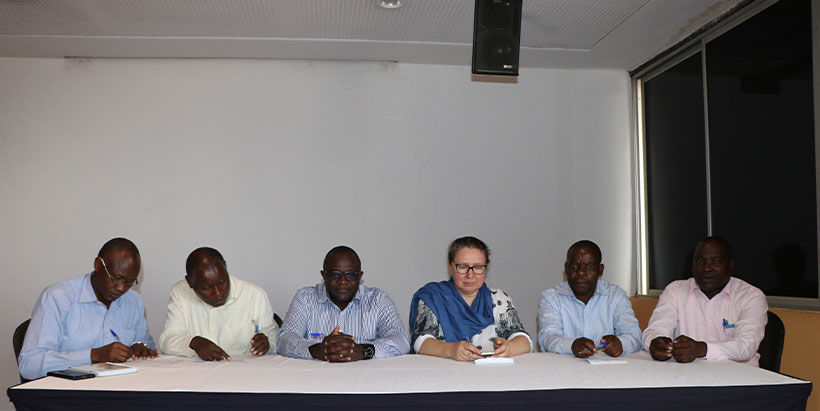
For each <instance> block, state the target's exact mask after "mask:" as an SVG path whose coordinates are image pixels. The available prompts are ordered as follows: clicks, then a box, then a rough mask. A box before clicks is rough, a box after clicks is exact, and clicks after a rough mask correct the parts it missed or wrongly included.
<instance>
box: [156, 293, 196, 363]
mask: <svg viewBox="0 0 820 411" xmlns="http://www.w3.org/2000/svg"><path fill="white" fill-rule="evenodd" d="M184 304H186V302H185V298H184V297H183V296H182V295H181V294H180V293H179V288H178V287H176V286H174V287H172V288H171V296H170V297H169V298H168V314H167V315H166V317H165V328H164V329H163V330H162V334H160V336H159V349H160V351H161V352H162V353H163V354H169V355H179V356H184V357H193V356H195V355H196V351H194V350H193V349H191V346H190V344H191V340H193V339H194V337H196V336H195V335H190V334H188V327H187V326H186V325H185V313H184V312H185V307H184Z"/></svg>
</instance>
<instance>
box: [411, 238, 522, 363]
mask: <svg viewBox="0 0 820 411" xmlns="http://www.w3.org/2000/svg"><path fill="white" fill-rule="evenodd" d="M447 259H448V266H447V269H448V271H449V273H450V279H449V280H447V281H442V282H433V283H428V284H427V285H425V286H424V287H422V288H421V289H420V290H418V291H416V293H415V294H413V300H412V302H411V304H410V330H411V334H412V336H411V341H412V345H413V350H414V351H415V352H417V353H419V354H426V355H434V356H436V357H443V358H452V359H454V360H458V361H473V360H477V359H480V358H481V357H482V355H483V356H488V355H493V356H496V357H512V356H514V355H518V354H523V353H526V352H530V351H532V347H533V345H532V339H530V336H529V335H528V334H527V332H526V331H525V330H524V327H523V326H522V325H521V321H520V320H519V319H518V312H516V311H515V307H514V306H513V303H512V299H511V298H510V296H509V295H507V293H506V292H504V290H501V289H491V288H489V287H487V285H486V284H484V280H485V279H486V277H487V272H488V271H489V264H490V249H489V248H488V247H487V245H486V244H484V242H483V241H481V240H479V239H477V238H475V237H462V238H459V239H457V240H455V241H453V242H452V244H450V249H449V252H448V253H447Z"/></svg>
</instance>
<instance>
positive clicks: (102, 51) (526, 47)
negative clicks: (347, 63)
mask: <svg viewBox="0 0 820 411" xmlns="http://www.w3.org/2000/svg"><path fill="white" fill-rule="evenodd" d="M739 1H740V0H524V2H523V12H522V21H521V47H522V53H521V66H522V67H579V68H623V69H629V68H634V67H635V66H637V65H639V64H641V63H643V62H644V61H645V60H646V59H648V58H650V57H652V56H654V55H655V54H657V53H658V52H660V51H662V50H663V49H664V48H666V47H669V46H670V45H672V44H674V43H675V42H677V41H679V40H680V39H682V38H683V37H685V36H686V35H688V34H689V33H691V31H693V30H696V29H697V27H691V26H692V22H693V21H709V20H710V19H712V18H715V17H717V16H719V15H720V14H721V13H723V12H725V11H726V10H728V9H729V8H731V7H732V6H734V5H735V4H737V3H738V2H739ZM403 3H404V7H401V8H399V9H393V10H388V9H383V8H380V7H378V6H377V5H376V0H0V57H2V56H19V57H63V56H78V57H183V58H185V57H200V58H297V59H304V58H309V59H351V60H384V61H399V62H415V63H428V64H437V63H438V64H470V61H469V59H470V55H471V52H470V49H471V47H472V38H473V17H474V6H475V2H474V0H403ZM690 27H691V29H689V28H690Z"/></svg>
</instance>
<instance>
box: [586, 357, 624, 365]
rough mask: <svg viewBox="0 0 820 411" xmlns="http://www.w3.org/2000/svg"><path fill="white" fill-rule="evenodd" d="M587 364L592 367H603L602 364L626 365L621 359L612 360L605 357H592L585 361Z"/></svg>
mask: <svg viewBox="0 0 820 411" xmlns="http://www.w3.org/2000/svg"><path fill="white" fill-rule="evenodd" d="M586 360H587V362H588V363H590V364H592V365H603V364H626V360H625V359H623V358H612V357H609V356H606V355H593V356H592V357H589V358H587V359H586Z"/></svg>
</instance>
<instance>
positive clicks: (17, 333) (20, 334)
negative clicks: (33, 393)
mask: <svg viewBox="0 0 820 411" xmlns="http://www.w3.org/2000/svg"><path fill="white" fill-rule="evenodd" d="M30 322H31V319H28V320H25V321H23V322H22V323H21V324H20V325H18V326H17V329H15V330H14V336H13V337H12V339H11V344H12V346H13V347H14V359H15V360H17V363H18V364H19V363H20V350H22V349H23V340H25V339H26V331H28V323H30ZM29 381H30V380H27V379H25V378H23V376H22V375H21V376H20V382H21V383H24V382H29Z"/></svg>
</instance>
